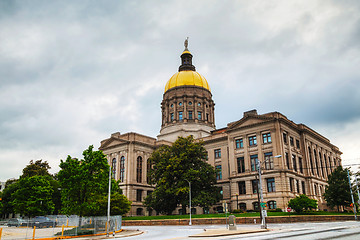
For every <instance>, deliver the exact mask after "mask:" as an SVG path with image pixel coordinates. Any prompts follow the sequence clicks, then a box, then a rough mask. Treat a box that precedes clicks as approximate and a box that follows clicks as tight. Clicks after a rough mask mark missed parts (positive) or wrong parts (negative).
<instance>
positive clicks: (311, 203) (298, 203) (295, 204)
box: [288, 194, 318, 213]
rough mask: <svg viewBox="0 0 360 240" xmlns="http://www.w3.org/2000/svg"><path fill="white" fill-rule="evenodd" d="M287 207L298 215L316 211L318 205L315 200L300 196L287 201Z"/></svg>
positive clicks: (303, 195)
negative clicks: (303, 212)
mask: <svg viewBox="0 0 360 240" xmlns="http://www.w3.org/2000/svg"><path fill="white" fill-rule="evenodd" d="M288 206H289V207H291V208H292V209H294V210H295V212H297V213H299V212H302V211H304V210H310V209H316V208H317V206H318V204H317V200H315V199H310V198H309V197H308V196H306V195H305V194H301V195H300V196H297V197H296V198H293V199H291V200H290V201H289V203H288Z"/></svg>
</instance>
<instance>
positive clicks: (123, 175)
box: [120, 156, 125, 182]
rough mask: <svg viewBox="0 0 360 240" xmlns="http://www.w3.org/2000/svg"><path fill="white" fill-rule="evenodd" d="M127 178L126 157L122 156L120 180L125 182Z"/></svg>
mask: <svg viewBox="0 0 360 240" xmlns="http://www.w3.org/2000/svg"><path fill="white" fill-rule="evenodd" d="M124 179H125V157H124V156H122V157H121V158H120V182H124Z"/></svg>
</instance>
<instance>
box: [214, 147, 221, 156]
mask: <svg viewBox="0 0 360 240" xmlns="http://www.w3.org/2000/svg"><path fill="white" fill-rule="evenodd" d="M214 155H215V158H221V149H215V150H214Z"/></svg>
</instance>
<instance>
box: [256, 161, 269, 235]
mask: <svg viewBox="0 0 360 240" xmlns="http://www.w3.org/2000/svg"><path fill="white" fill-rule="evenodd" d="M258 172H259V187H260V203H259V204H260V211H261V215H262V219H261V228H263V229H267V226H266V219H265V217H266V215H265V214H263V213H265V211H266V210H265V208H264V206H263V202H264V197H263V189H262V182H261V165H260V161H258Z"/></svg>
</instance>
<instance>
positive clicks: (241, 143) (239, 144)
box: [235, 138, 244, 148]
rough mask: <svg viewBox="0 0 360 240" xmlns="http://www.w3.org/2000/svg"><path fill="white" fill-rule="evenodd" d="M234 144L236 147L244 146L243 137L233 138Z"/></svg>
mask: <svg viewBox="0 0 360 240" xmlns="http://www.w3.org/2000/svg"><path fill="white" fill-rule="evenodd" d="M235 146H236V148H243V147H244V142H243V139H242V138H240V139H236V140H235Z"/></svg>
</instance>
